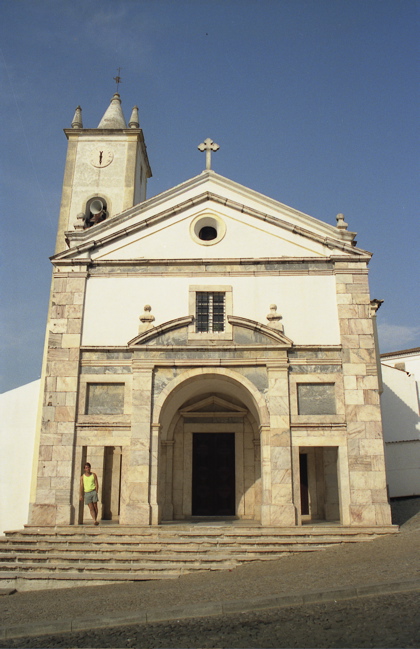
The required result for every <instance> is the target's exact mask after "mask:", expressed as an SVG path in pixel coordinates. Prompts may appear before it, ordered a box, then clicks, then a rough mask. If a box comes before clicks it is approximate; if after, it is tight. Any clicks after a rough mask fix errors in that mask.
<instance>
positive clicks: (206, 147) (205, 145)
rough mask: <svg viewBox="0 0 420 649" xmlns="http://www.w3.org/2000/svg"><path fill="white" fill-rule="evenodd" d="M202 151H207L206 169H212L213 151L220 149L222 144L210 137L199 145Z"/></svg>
mask: <svg viewBox="0 0 420 649" xmlns="http://www.w3.org/2000/svg"><path fill="white" fill-rule="evenodd" d="M198 149H199V150H200V151H205V152H206V169H211V152H212V151H217V150H218V149H220V146H219V145H218V144H216V142H213V140H211V139H210V138H209V137H208V138H207V139H205V140H204V142H202V143H201V144H199V145H198Z"/></svg>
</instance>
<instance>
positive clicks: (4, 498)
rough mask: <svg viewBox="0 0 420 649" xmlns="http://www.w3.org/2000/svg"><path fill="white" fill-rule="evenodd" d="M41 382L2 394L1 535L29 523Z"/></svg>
mask: <svg viewBox="0 0 420 649" xmlns="http://www.w3.org/2000/svg"><path fill="white" fill-rule="evenodd" d="M40 383H41V381H40V380H38V381H33V382H32V383H28V384H26V385H22V386H21V387H19V388H16V389H15V390H9V391H8V392H4V393H3V394H0V422H1V424H0V439H1V449H2V451H1V455H0V502H1V507H0V534H2V533H3V532H4V531H6V530H11V529H21V528H22V527H23V525H24V524H26V523H27V522H28V504H29V493H30V484H31V473H32V456H33V452H34V440H35V428H36V417H37V410H38V397H39V388H40Z"/></svg>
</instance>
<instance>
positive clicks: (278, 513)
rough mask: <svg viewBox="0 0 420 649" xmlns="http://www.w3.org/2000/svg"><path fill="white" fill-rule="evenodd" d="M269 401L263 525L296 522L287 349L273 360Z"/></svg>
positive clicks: (263, 437)
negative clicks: (282, 355) (278, 358)
mask: <svg viewBox="0 0 420 649" xmlns="http://www.w3.org/2000/svg"><path fill="white" fill-rule="evenodd" d="M267 371H268V393H267V402H268V408H269V413H270V428H269V429H268V428H267V429H266V430H265V429H264V430H263V431H262V435H261V459H262V472H263V475H262V483H263V496H262V507H261V509H262V512H261V522H262V524H263V525H278V526H281V527H289V526H294V525H295V524H296V513H295V507H294V505H293V485H292V455H291V435H290V408H289V378H288V361H287V352H286V351H285V352H284V358H283V359H282V360H281V361H279V362H277V363H272V364H271V363H270V364H269V365H268V366H267Z"/></svg>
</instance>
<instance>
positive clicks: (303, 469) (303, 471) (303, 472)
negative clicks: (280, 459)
mask: <svg viewBox="0 0 420 649" xmlns="http://www.w3.org/2000/svg"><path fill="white" fill-rule="evenodd" d="M299 474H300V513H301V514H302V516H305V515H307V514H309V483H308V454H307V453H301V454H300V455H299Z"/></svg>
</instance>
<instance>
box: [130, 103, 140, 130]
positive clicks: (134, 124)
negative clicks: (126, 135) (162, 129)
mask: <svg viewBox="0 0 420 649" xmlns="http://www.w3.org/2000/svg"><path fill="white" fill-rule="evenodd" d="M128 127H129V128H139V127H140V122H139V108H138V106H134V108H133V110H132V112H131V117H130V121H129V122H128Z"/></svg>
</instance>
